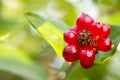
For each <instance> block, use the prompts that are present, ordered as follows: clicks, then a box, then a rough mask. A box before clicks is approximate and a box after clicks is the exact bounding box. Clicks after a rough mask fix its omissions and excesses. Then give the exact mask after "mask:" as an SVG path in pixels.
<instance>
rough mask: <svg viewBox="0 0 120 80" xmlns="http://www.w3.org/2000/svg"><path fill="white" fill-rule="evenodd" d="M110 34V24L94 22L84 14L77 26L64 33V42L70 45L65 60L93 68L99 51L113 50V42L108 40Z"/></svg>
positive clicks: (65, 51)
mask: <svg viewBox="0 0 120 80" xmlns="http://www.w3.org/2000/svg"><path fill="white" fill-rule="evenodd" d="M109 34H110V26H109V25H108V24H105V23H100V22H94V20H93V18H91V17H90V16H89V15H88V14H84V13H83V14H82V15H81V16H80V17H78V18H77V21H76V26H75V27H71V28H70V30H68V31H66V32H65V33H64V40H65V42H66V43H68V46H66V47H65V48H64V51H63V57H64V59H65V60H66V61H68V62H73V61H76V60H80V64H81V66H82V67H84V68H90V67H92V66H93V64H94V60H95V55H96V54H97V52H98V50H101V51H104V52H107V51H109V50H111V48H112V42H111V41H110V39H109V38H107V37H108V36H109Z"/></svg>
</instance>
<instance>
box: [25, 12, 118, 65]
mask: <svg viewBox="0 0 120 80" xmlns="http://www.w3.org/2000/svg"><path fill="white" fill-rule="evenodd" d="M32 15H35V14H32ZM32 15H26V16H29V17H30V18H31V17H33V18H34V19H35V20H34V21H36V20H37V19H40V20H39V21H40V22H41V18H42V17H40V16H39V17H34V16H32ZM29 17H27V19H28V20H30V19H29ZM42 20H43V18H42ZM34 21H33V22H32V20H30V23H31V24H33V25H34V24H37V22H35V23H34ZM40 22H39V23H40ZM53 25H54V24H53ZM53 25H52V23H51V24H50V23H48V22H47V23H46V22H44V24H43V25H39V26H38V25H37V26H36V25H34V26H35V29H36V30H37V31H38V32H40V34H41V35H42V36H43V37H44V39H45V40H46V41H47V42H48V43H49V44H50V45H51V46H52V47H53V48H54V50H55V51H56V53H57V54H58V56H60V57H61V55H62V51H61V50H63V48H64V44H63V42H64V41H63V39H61V38H62V35H63V32H61V31H59V30H58V29H56V28H55V27H56V26H53ZM57 26H58V25H57ZM119 29H120V26H111V34H110V39H111V40H112V41H113V43H114V48H113V49H112V50H111V51H109V52H106V53H105V52H99V54H97V56H96V60H95V64H102V63H104V62H105V61H107V60H109V59H110V58H111V57H112V56H113V54H114V53H115V51H116V48H117V45H118V43H119V42H120V37H119V34H117V33H120V30H119ZM59 38H60V39H59Z"/></svg>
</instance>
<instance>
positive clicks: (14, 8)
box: [0, 0, 120, 80]
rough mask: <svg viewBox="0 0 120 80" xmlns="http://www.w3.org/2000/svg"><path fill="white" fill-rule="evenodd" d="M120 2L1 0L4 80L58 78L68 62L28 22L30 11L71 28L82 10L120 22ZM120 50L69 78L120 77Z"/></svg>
mask: <svg viewBox="0 0 120 80" xmlns="http://www.w3.org/2000/svg"><path fill="white" fill-rule="evenodd" d="M119 4H120V0H0V80H58V79H57V76H61V75H62V74H59V72H60V71H61V69H64V67H65V66H67V65H68V64H67V63H65V64H64V65H63V63H64V60H63V59H60V58H59V57H58V56H57V55H56V54H55V51H54V50H53V48H52V47H51V46H50V45H49V44H48V43H47V42H46V41H45V40H44V39H43V38H42V37H41V36H40V35H39V33H38V32H37V31H36V30H35V29H34V28H33V27H32V26H31V25H30V24H29V23H28V21H27V20H26V19H25V16H24V14H25V13H26V12H35V13H37V14H40V15H42V16H45V17H48V18H50V19H55V20H60V21H63V22H65V23H66V24H67V25H69V26H70V27H71V26H74V25H75V20H76V18H77V17H78V16H79V15H80V14H81V13H82V12H84V13H87V14H89V15H91V16H92V17H93V18H94V19H95V20H97V21H102V22H106V23H108V24H111V25H120V5H119ZM119 50H120V47H118V50H117V51H116V54H115V55H114V56H113V58H112V59H111V60H110V62H107V63H105V64H101V65H97V66H94V67H93V68H91V69H90V70H84V69H82V68H81V67H80V65H76V66H75V67H74V68H73V69H72V70H71V72H70V73H69V75H68V76H67V78H66V79H65V80H120V54H119V53H120V52H119ZM63 76H64V75H63Z"/></svg>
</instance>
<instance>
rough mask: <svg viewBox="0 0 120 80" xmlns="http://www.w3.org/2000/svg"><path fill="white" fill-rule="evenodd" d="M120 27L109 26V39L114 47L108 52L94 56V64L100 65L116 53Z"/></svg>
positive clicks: (119, 39) (119, 40)
mask: <svg viewBox="0 0 120 80" xmlns="http://www.w3.org/2000/svg"><path fill="white" fill-rule="evenodd" d="M119 33H120V25H119V26H118V25H111V34H110V39H111V40H112V42H113V44H114V47H113V48H112V50H110V51H109V52H101V51H99V53H98V54H97V56H96V60H95V64H102V63H104V62H106V61H108V60H109V59H110V58H111V57H112V56H113V55H114V53H115V52H116V48H117V46H118V44H119V42H120V34H119Z"/></svg>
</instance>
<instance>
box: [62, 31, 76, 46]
mask: <svg viewBox="0 0 120 80" xmlns="http://www.w3.org/2000/svg"><path fill="white" fill-rule="evenodd" d="M64 40H65V41H66V42H67V43H68V44H75V43H77V33H76V32H75V31H71V30H68V31H66V32H65V33H64Z"/></svg>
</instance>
